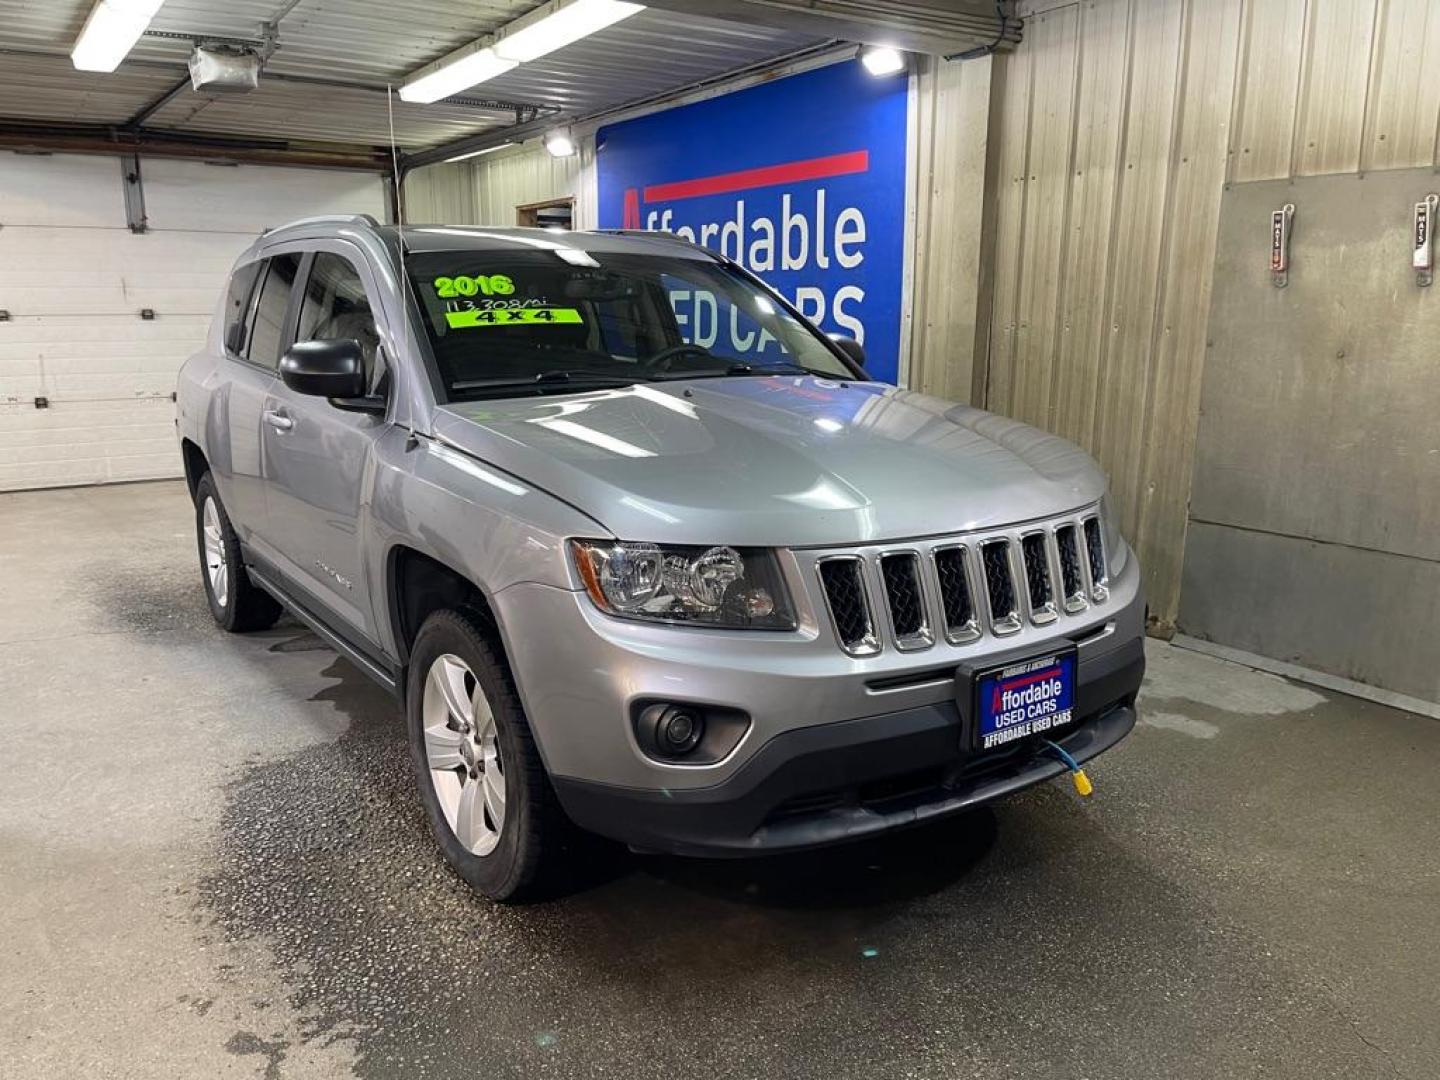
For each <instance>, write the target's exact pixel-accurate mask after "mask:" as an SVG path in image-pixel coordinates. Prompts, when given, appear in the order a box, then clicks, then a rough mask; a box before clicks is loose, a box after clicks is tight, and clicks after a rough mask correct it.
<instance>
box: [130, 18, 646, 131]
mask: <svg viewBox="0 0 1440 1080" xmlns="http://www.w3.org/2000/svg"><path fill="white" fill-rule="evenodd" d="M107 2H114V0H107ZM146 2H148V0H146ZM643 10H645V7H644V5H643V4H632V3H627V2H626V0H551V2H550V3H548V4H546V5H545V6H544V7H541V8H538V9H536V10H535V11H532V12H531V13H530V14H529V15H526V16H525V17H523V18H520V19H516V20H515V21H514V22H513V23H510V24H509V25H508V26H506V27H503V28H502V29H501V30H500V32H499V33H498V34H497V35H495V36H493V37H488V38H481V39H480V40H479V41H475V42H472V43H471V44H470V45H467V46H466V47H465V48H463V49H460V50H459V51H457V52H455V53H452V54H451V55H449V56H447V57H444V58H443V59H441V60H438V61H436V62H435V63H434V64H429V65H427V66H426V67H423V68H421V69H420V71H418V72H416V73H415V74H414V75H412V76H411V78H410V80H409V81H408V82H406V83H405V85H404V86H402V87H400V97H401V98H402V99H403V100H405V101H414V102H418V103H420V104H422V105H428V104H430V103H431V102H435V101H439V100H441V99H442V98H447V97H453V96H454V95H456V94H458V93H460V92H461V91H462V90H467V89H469V88H470V87H472V86H474V85H476V84H477V83H482V82H485V81H486V80H487V79H493V78H496V77H497V76H500V75H504V74H505V73H506V72H507V71H510V70H512V69H514V68H515V67H516V66H517V65H519V64H524V63H528V62H530V61H531V60H538V59H539V58H540V57H542V56H546V55H548V54H549V53H552V52H554V51H555V50H556V49H561V48H564V47H565V46H566V45H570V44H573V43H574V42H576V41H579V40H580V39H581V38H585V37H589V36H590V35H591V34H594V33H597V32H598V31H601V30H604V29H605V28H606V27H607V26H613V25H614V24H615V23H617V22H619V21H620V20H621V19H626V18H629V17H630V16H631V15H634V14H635V13H636V12H637V11H643Z"/></svg>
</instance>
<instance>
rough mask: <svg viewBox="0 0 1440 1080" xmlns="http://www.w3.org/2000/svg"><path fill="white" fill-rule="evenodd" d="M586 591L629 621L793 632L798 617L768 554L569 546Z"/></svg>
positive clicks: (585, 543)
mask: <svg viewBox="0 0 1440 1080" xmlns="http://www.w3.org/2000/svg"><path fill="white" fill-rule="evenodd" d="M570 550H571V554H572V555H573V556H574V558H575V567H576V569H577V570H579V572H580V580H581V581H583V582H584V583H585V591H586V592H588V593H589V594H590V599H591V600H593V601H594V602H595V606H596V607H598V608H599V609H600V610H601V611H605V612H608V613H609V614H611V615H621V616H624V617H626V618H631V619H648V620H652V621H655V622H668V623H684V624H687V625H693V626H715V627H725V628H729V629H736V630H793V629H795V610H794V608H793V607H792V606H791V604H790V596H789V594H788V593H787V592H786V591H785V582H784V581H783V580H782V579H781V577H780V567H779V564H778V563H777V562H776V560H775V554H774V552H772V551H769V550H767V549H764V548H733V547H725V546H723V545H720V546H716V547H677V546H673V545H668V544H667V545H663V546H662V545H659V544H636V543H626V542H618V543H617V542H615V541H608V540H572V541H570Z"/></svg>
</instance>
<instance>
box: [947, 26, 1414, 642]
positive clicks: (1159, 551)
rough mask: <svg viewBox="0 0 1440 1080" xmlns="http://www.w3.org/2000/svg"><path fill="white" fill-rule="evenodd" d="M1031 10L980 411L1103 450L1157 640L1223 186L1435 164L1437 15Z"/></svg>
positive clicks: (1176, 550)
mask: <svg viewBox="0 0 1440 1080" xmlns="http://www.w3.org/2000/svg"><path fill="white" fill-rule="evenodd" d="M1023 10H1025V11H1026V13H1027V16H1028V17H1027V20H1026V27H1025V43H1024V45H1022V46H1021V48H1020V49H1019V50H1018V51H1017V52H1016V53H1014V54H1011V55H1008V56H1001V57H998V58H997V59H996V61H995V63H996V65H997V70H996V79H995V83H994V88H993V91H992V93H993V94H994V96H995V109H996V111H995V115H996V121H995V124H994V127H993V128H992V130H991V132H990V138H991V142H992V144H994V148H995V153H996V155H997V158H998V165H999V168H998V176H997V177H996V181H995V185H994V192H993V195H994V207H993V209H994V213H995V252H994V258H993V260H992V262H991V264H990V266H991V269H992V270H993V281H994V294H993V315H992V320H991V330H992V336H991V342H990V350H989V361H988V387H987V393H986V403H987V405H988V407H990V408H992V409H994V410H996V411H997V412H1002V413H1006V414H1009V415H1011V416H1016V417H1019V418H1020V419H1023V420H1026V421H1028V422H1030V423H1033V424H1037V425H1039V426H1040V427H1043V428H1047V429H1049V430H1051V431H1056V432H1059V433H1060V434H1062V435H1065V436H1067V437H1069V438H1072V439H1075V440H1076V441H1078V442H1079V443H1081V444H1082V445H1083V446H1085V447H1087V448H1088V449H1090V450H1091V451H1093V452H1094V453H1095V454H1096V456H1097V457H1098V458H1099V459H1100V461H1101V463H1102V464H1103V465H1104V466H1105V468H1106V469H1107V471H1108V472H1109V473H1110V478H1111V485H1112V489H1113V491H1114V494H1115V501H1116V505H1117V507H1118V508H1119V510H1120V512H1121V514H1122V515H1123V527H1124V529H1125V532H1126V534H1127V535H1128V536H1129V537H1130V538H1131V539H1132V541H1133V542H1134V543H1135V544H1136V545H1137V547H1138V549H1139V552H1140V556H1141V560H1142V562H1143V564H1144V566H1145V570H1146V576H1147V587H1148V590H1149V597H1150V604H1151V610H1152V614H1153V615H1155V616H1156V617H1157V618H1158V619H1160V620H1161V622H1162V624H1169V623H1171V622H1173V619H1174V617H1175V612H1176V608H1177V604H1178V596H1179V583H1180V567H1181V556H1182V552H1183V549H1184V541H1185V522H1186V506H1187V503H1188V499H1189V493H1190V479H1191V469H1192V459H1193V455H1194V445H1195V428H1196V420H1197V414H1198V400H1199V389H1200V374H1201V369H1202V364H1203V362H1204V356H1205V348H1206V342H1205V336H1206V322H1207V317H1208V313H1209V307H1210V287H1211V279H1212V267H1213V263H1214V251H1215V237H1216V225H1217V220H1218V215H1219V206H1220V195H1221V192H1222V190H1223V185H1224V183H1225V182H1226V181H1227V180H1230V181H1241V180H1256V179H1274V178H1282V177H1286V176H1297V175H1314V174H1321V173H1333V172H1349V171H1355V170H1357V169H1358V170H1370V169H1382V168H1400V167H1407V166H1418V165H1434V164H1436V153H1437V135H1436V127H1437V115H1440V4H1437V3H1436V2H1435V0H1080V2H1075V3H1055V2H1053V0H1036V2H1033V3H1029V4H1026V5H1024V6H1023ZM954 137H958V135H957V136H954ZM966 137H969V136H966ZM937 153H938V151H937ZM1262 227H1263V224H1262ZM932 273H933V271H932Z"/></svg>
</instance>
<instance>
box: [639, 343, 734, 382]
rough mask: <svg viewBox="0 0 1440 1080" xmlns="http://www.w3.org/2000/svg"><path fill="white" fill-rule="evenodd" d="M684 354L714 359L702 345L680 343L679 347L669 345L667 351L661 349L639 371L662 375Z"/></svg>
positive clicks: (712, 354)
mask: <svg viewBox="0 0 1440 1080" xmlns="http://www.w3.org/2000/svg"><path fill="white" fill-rule="evenodd" d="M686 353H695V354H697V355H699V356H704V357H707V358H708V359H711V360H713V359H715V354H714V353H712V352H711V351H710V350H709V349H707V348H705V346H703V345H694V344H691V343H690V342H688V341H682V342H681V343H680V344H679V345H671V346H670V347H669V348H668V349H661V350H660V351H659V352H657V353H656V354H655V355H654V356H652V357H650V359H648V360H646V361H644V362H642V363H641V365H640V370H641V371H643V372H645V374H647V375H664V374H666V373H667V372H668V371H669V370H670V368H671V367H672V366H673V364H672V361H674V360H676V359H677V358H679V357H681V356H684V355H685V354H686Z"/></svg>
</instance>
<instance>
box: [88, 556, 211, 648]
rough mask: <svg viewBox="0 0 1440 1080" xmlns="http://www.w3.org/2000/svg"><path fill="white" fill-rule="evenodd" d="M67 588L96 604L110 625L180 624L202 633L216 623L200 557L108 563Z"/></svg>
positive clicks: (139, 629)
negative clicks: (144, 566) (140, 565)
mask: <svg viewBox="0 0 1440 1080" xmlns="http://www.w3.org/2000/svg"><path fill="white" fill-rule="evenodd" d="M68 591H69V592H70V594H71V595H76V596H78V597H80V598H81V599H82V600H83V601H85V602H86V603H87V604H89V605H90V606H92V607H93V608H95V609H96V610H97V611H98V612H99V614H100V615H101V617H102V618H103V619H104V621H105V623H106V624H107V626H108V627H109V628H110V629H112V630H119V631H124V632H126V633H133V634H145V635H151V634H160V633H165V632H166V631H176V630H179V631H185V632H187V633H190V634H194V635H197V636H198V635H200V634H209V633H212V632H213V631H214V629H215V623H214V620H213V619H212V618H211V617H210V606H209V604H208V603H207V602H206V599H205V586H204V585H203V584H202V582H201V579H200V565H199V562H198V560H197V561H189V560H186V561H185V562H183V563H178V562H177V563H173V564H164V565H157V566H155V567H153V568H151V569H149V570H144V571H140V570H135V569H133V568H131V567H128V566H120V565H117V564H105V565H101V566H97V567H96V568H95V570H94V573H92V574H91V575H89V576H87V577H82V578H81V579H80V580H79V581H78V582H76V583H75V584H74V585H72V586H70V587H69V590H68Z"/></svg>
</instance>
